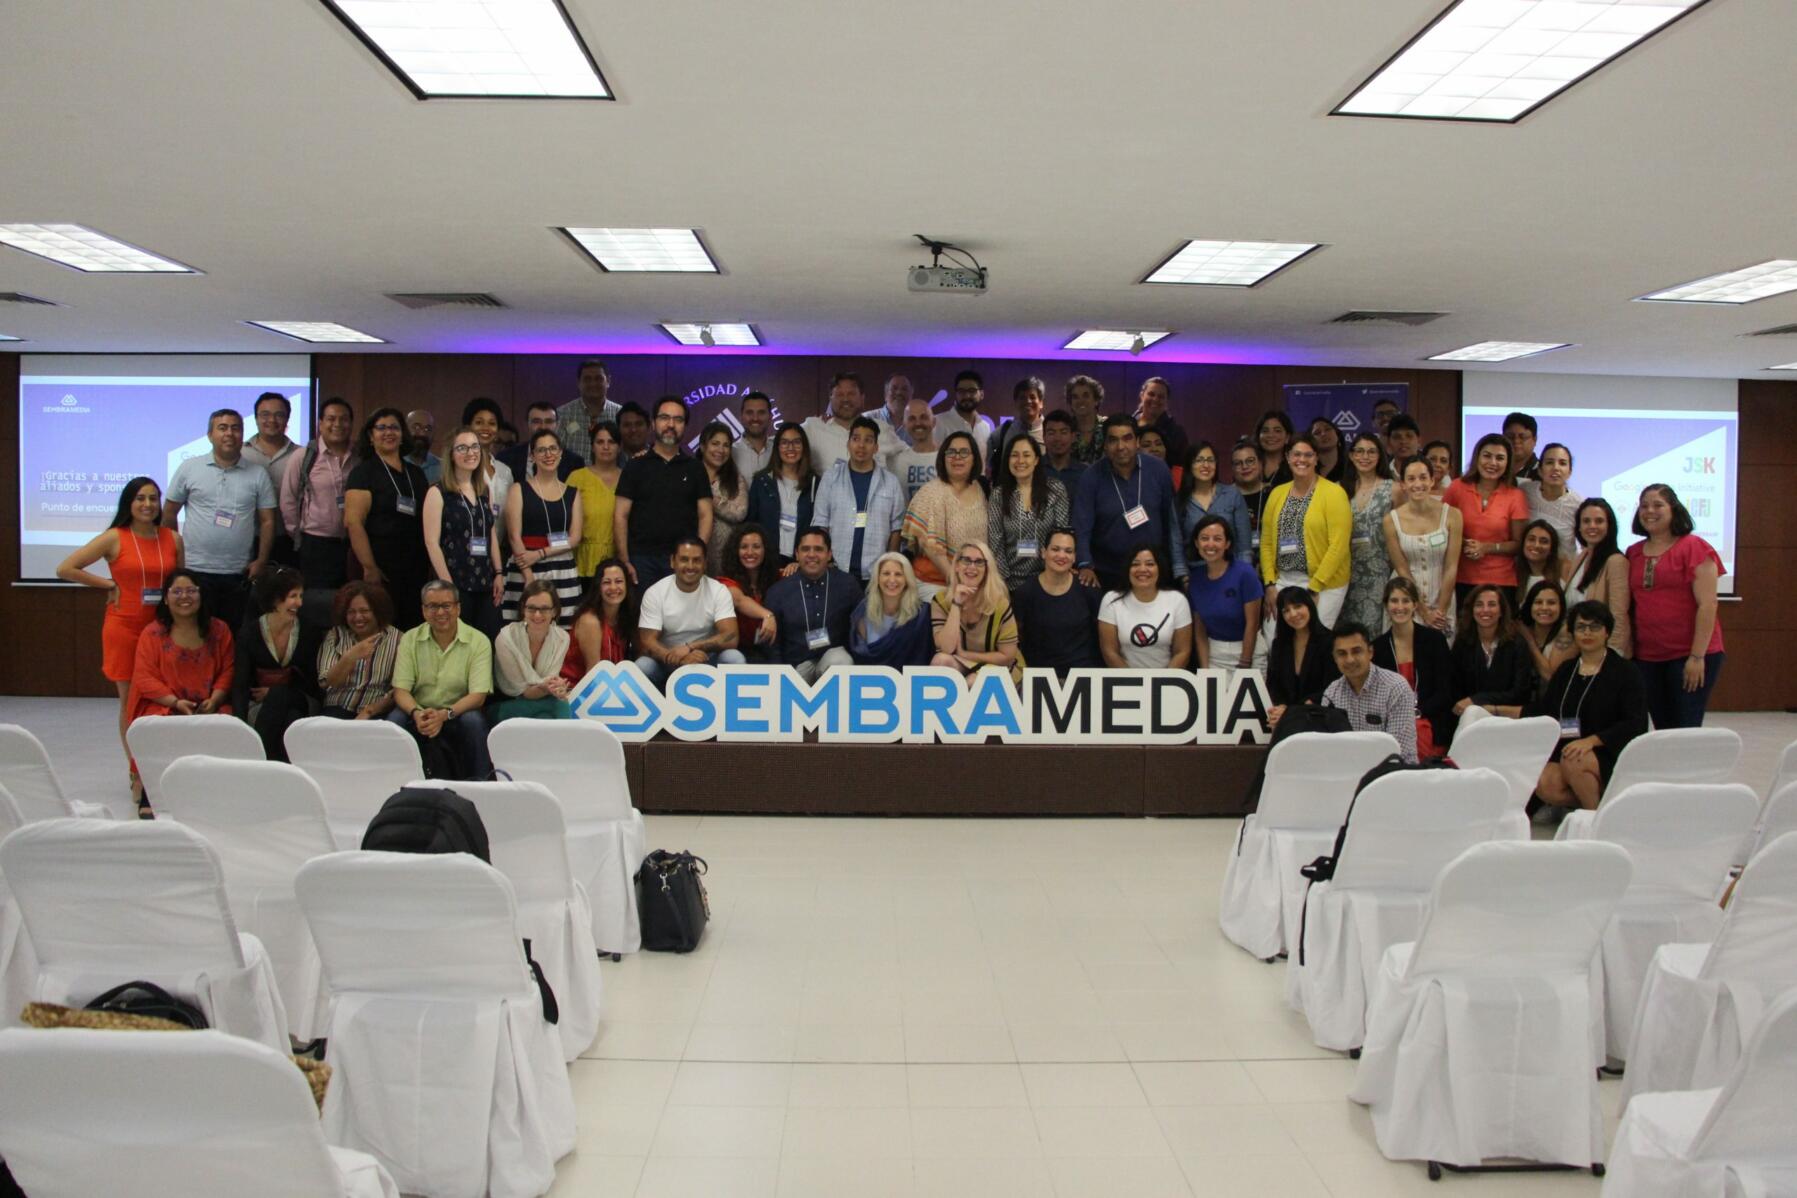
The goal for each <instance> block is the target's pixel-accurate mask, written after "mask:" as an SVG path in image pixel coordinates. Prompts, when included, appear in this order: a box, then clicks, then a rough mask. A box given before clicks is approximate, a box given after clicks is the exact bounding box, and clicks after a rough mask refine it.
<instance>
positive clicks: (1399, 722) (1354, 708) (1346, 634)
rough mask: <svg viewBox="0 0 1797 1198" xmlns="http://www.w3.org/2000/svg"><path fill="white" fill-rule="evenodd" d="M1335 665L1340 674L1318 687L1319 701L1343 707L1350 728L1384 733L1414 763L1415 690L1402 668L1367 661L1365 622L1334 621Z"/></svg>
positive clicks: (1370, 652) (1370, 653) (1370, 654)
mask: <svg viewBox="0 0 1797 1198" xmlns="http://www.w3.org/2000/svg"><path fill="white" fill-rule="evenodd" d="M1335 668H1336V669H1338V670H1340V671H1341V677H1340V678H1337V679H1336V680H1335V681H1334V682H1331V683H1330V684H1329V687H1328V689H1327V690H1325V691H1324V692H1323V705H1324V706H1326V707H1339V708H1341V709H1342V710H1343V711H1345V712H1347V713H1348V723H1349V724H1350V725H1351V726H1352V727H1353V729H1354V731H1356V732H1388V733H1390V734H1391V736H1392V738H1393V739H1395V740H1396V741H1397V742H1398V753H1399V755H1400V756H1402V757H1403V758H1404V760H1405V761H1406V762H1409V763H1410V764H1412V765H1414V764H1416V696H1415V695H1414V694H1412V693H1411V691H1410V684H1409V683H1408V682H1405V681H1404V676H1403V675H1402V674H1399V673H1398V672H1397V671H1395V670H1388V669H1386V668H1385V667H1383V666H1376V665H1374V664H1373V636H1372V633H1370V632H1368V631H1367V630H1366V628H1365V626H1363V625H1360V624H1356V623H1354V622H1352V621H1344V622H1343V623H1341V624H1338V625H1337V626H1336V629H1335Z"/></svg>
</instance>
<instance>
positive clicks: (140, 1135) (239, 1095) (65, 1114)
mask: <svg viewBox="0 0 1797 1198" xmlns="http://www.w3.org/2000/svg"><path fill="white" fill-rule="evenodd" d="M0 1075H4V1076H5V1077H6V1079H7V1082H6V1085H4V1086H0V1155H3V1156H5V1158H6V1163H7V1165H8V1166H9V1167H10V1168H11V1169H12V1171H13V1175H14V1176H15V1177H16V1178H17V1179H18V1182H19V1185H20V1186H21V1188H23V1189H24V1190H25V1191H26V1192H28V1193H29V1194H31V1196H32V1198H96V1196H98V1195H108V1194H113V1195H122V1194H129V1195H131V1196H132V1198H195V1196H197V1195H220V1196H223V1195H242V1196H245V1198H247V1196H249V1195H254V1196H255V1198H327V1196H334V1198H399V1190H398V1189H397V1188H395V1187H394V1184H393V1179H392V1178H391V1177H389V1176H387V1172H386V1170H384V1169H382V1168H381V1167H380V1165H379V1164H378V1163H377V1162H375V1161H374V1160H373V1159H372V1158H370V1157H368V1156H365V1155H363V1154H362V1153H359V1152H350V1151H347V1150H345V1149H340V1148H329V1147H327V1146H326V1145H325V1141H324V1133H323V1132H322V1131H321V1130H320V1128H319V1123H318V1108H317V1107H316V1106H314V1105H313V1102H312V1092H311V1090H310V1089H309V1088H308V1087H307V1086H306V1083H305V1080H304V1079H303V1078H302V1077H301V1076H300V1072H299V1070H297V1069H295V1068H294V1067H293V1062H292V1061H290V1060H288V1059H287V1058H285V1057H283V1056H281V1055H280V1054H279V1053H276V1052H274V1051H273V1050H271V1049H269V1048H266V1047H264V1046H263V1045H260V1044H255V1043H252V1042H250V1041H248V1040H243V1039H240V1038H238V1037H236V1036H229V1035H226V1034H225V1033H223V1032H217V1031H211V1032H184V1033H178V1034H177V1033H166V1034H165V1033H133V1032H100V1031H87V1030H78V1029H59V1030H56V1031H28V1030H23V1029H18V1028H15V1029H13V1030H11V1031H8V1032H0Z"/></svg>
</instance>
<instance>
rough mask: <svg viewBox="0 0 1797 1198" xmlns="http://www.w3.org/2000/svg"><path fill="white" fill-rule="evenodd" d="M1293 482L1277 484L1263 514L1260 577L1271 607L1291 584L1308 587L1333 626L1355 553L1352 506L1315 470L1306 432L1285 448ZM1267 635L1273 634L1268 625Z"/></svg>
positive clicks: (1321, 616) (1320, 614) (1320, 613)
mask: <svg viewBox="0 0 1797 1198" xmlns="http://www.w3.org/2000/svg"><path fill="white" fill-rule="evenodd" d="M1285 464H1286V468H1287V469H1288V470H1290V471H1291V473H1292V481H1291V482H1289V483H1281V484H1280V485H1279V486H1277V487H1274V488H1273V493H1272V495H1270V496H1269V497H1268V498H1267V510H1266V514H1265V515H1264V516H1262V517H1261V525H1260V527H1261V534H1260V577H1261V581H1262V582H1264V583H1266V584H1267V600H1266V607H1267V610H1269V611H1273V610H1275V609H1276V608H1277V606H1278V605H1277V604H1276V603H1275V602H1274V598H1275V597H1276V596H1277V595H1278V594H1279V592H1280V590H1282V589H1283V588H1285V587H1288V586H1295V587H1304V588H1306V589H1307V590H1309V591H1310V593H1311V594H1313V595H1315V596H1316V597H1317V616H1318V618H1319V619H1321V620H1322V622H1323V624H1324V626H1325V627H1329V628H1333V627H1335V622H1336V620H1337V619H1338V618H1340V616H1341V610H1342V601H1343V600H1344V599H1346V598H1347V595H1348V575H1349V573H1350V570H1351V567H1352V564H1353V558H1352V556H1351V548H1352V544H1353V539H1354V507H1353V505H1352V504H1351V503H1350V502H1349V501H1348V493H1347V492H1346V491H1344V490H1343V489H1342V488H1341V486H1340V485H1339V484H1337V483H1332V482H1330V481H1329V480H1328V479H1326V478H1324V477H1322V476H1321V475H1320V474H1318V473H1317V447H1316V442H1314V441H1312V440H1311V439H1310V435H1309V434H1308V433H1301V434H1299V435H1298V436H1296V437H1293V438H1292V439H1291V442H1290V443H1289V444H1288V445H1287V446H1286V449H1285ZM1267 636H1268V637H1269V638H1270V637H1271V636H1272V630H1271V628H1270V627H1269V629H1268V630H1267Z"/></svg>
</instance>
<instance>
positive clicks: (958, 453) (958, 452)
mask: <svg viewBox="0 0 1797 1198" xmlns="http://www.w3.org/2000/svg"><path fill="white" fill-rule="evenodd" d="M942 456H943V457H945V458H970V457H972V456H973V450H971V449H969V448H967V447H966V446H965V445H960V446H956V447H955V448H954V449H945V450H943V451H942Z"/></svg>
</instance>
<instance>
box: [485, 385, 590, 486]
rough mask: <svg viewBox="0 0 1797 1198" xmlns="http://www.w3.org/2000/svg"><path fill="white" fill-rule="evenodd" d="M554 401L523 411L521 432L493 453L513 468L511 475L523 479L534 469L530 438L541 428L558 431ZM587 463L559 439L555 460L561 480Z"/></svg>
mask: <svg viewBox="0 0 1797 1198" xmlns="http://www.w3.org/2000/svg"><path fill="white" fill-rule="evenodd" d="M555 411H556V409H555V405H554V404H552V403H533V404H531V405H530V407H528V408H526V409H525V411H524V423H525V429H524V436H523V437H521V438H519V440H518V443H517V444H516V445H514V446H512V447H511V448H510V449H504V450H501V451H500V452H499V453H498V454H497V455H496V456H497V457H498V460H499V461H502V462H504V463H505V465H506V469H508V470H510V471H511V472H512V477H513V478H515V479H517V480H518V481H520V482H522V481H523V480H524V479H526V478H528V477H529V476H530V475H531V474H534V473H535V472H536V463H535V462H534V461H532V460H531V454H530V442H531V438H533V437H535V436H536V435H537V434H538V433H540V432H545V431H546V432H551V433H556V435H557V436H560V433H559V432H557V429H556V415H555ZM584 465H586V459H585V458H583V457H581V456H580V455H579V454H578V453H575V452H574V451H573V450H572V448H570V446H569V445H568V443H567V442H566V441H564V442H562V456H561V460H560V461H559V462H557V463H556V464H555V476H556V477H557V478H559V479H561V480H562V481H563V482H567V481H568V476H569V475H570V474H573V473H574V472H575V471H576V470H578V469H580V468H581V467H582V466H584Z"/></svg>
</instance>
